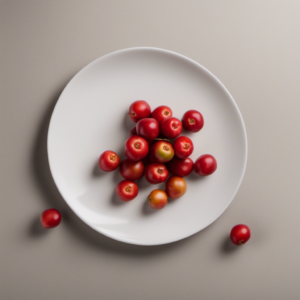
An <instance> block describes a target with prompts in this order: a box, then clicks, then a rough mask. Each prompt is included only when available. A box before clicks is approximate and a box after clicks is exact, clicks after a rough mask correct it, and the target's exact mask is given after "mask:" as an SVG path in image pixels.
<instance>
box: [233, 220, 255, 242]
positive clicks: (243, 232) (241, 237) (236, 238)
mask: <svg viewBox="0 0 300 300" xmlns="http://www.w3.org/2000/svg"><path fill="white" fill-rule="evenodd" d="M250 237H251V232H250V228H249V227H248V226H247V225H244V224H239V225H235V226H234V227H233V228H232V229H231V232H230V239H231V241H232V243H233V244H235V245H241V244H245V243H246V242H247V241H248V240H249V239H250Z"/></svg>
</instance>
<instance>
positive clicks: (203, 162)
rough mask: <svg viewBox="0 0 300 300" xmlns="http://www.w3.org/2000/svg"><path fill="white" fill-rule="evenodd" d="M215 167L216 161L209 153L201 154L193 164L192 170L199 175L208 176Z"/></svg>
mask: <svg viewBox="0 0 300 300" xmlns="http://www.w3.org/2000/svg"><path fill="white" fill-rule="evenodd" d="M216 169H217V161H216V159H215V158H214V157H213V156H212V155H210V154H204V155H201V156H200V157H199V158H198V159H197V160H196V161H195V164H194V170H195V172H196V173H197V174H199V175H200V176H208V175H211V174H212V173H214V172H215V171H216Z"/></svg>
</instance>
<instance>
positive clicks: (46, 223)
mask: <svg viewBox="0 0 300 300" xmlns="http://www.w3.org/2000/svg"><path fill="white" fill-rule="evenodd" d="M40 220H41V223H42V225H43V227H45V228H54V227H56V226H58V225H59V224H60V221H61V214H60V212H59V211H58V210H57V209H55V208H49V209H46V210H45V211H44V212H43V213H42V214H41V217H40Z"/></svg>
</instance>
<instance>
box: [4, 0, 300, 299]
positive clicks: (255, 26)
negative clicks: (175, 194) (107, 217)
mask: <svg viewBox="0 0 300 300" xmlns="http://www.w3.org/2000/svg"><path fill="white" fill-rule="evenodd" d="M0 10H1V18H0V20H1V41H0V44H1V69H0V72H1V118H0V120H1V168H0V170H1V209H0V214H1V216H0V223H1V242H0V245H1V268H0V272H1V281H0V284H1V286H0V299H4V300H6V299H24V300H25V299H30V300H33V299H39V300H40V299H42V300H43V299H51V300H53V299H74V300H76V299H104V300H106V299H107V300H110V299H113V300H115V299H124V300H125V299H130V300H135V299H143V300H148V299H149V300H150V299H172V300H177V299H186V300H189V299H191V300H194V299H205V300H207V299H213V300H215V299H222V300H224V299H226V300H227V299H229V300H232V299H280V300H281V299H300V284H299V277H300V259H299V254H300V244H299V229H300V228H299V227H300V226H299V212H300V201H299V194H300V190H299V185H300V184H299V170H300V159H299V154H300V136H299V125H300V124H299V110H300V2H299V1H298V0H296V1H291V0H288V1H287V0H285V1H275V0H270V1H263V0H251V1H239V0H238V1H219V0H218V1H202V0H197V1H180V0H173V1H165V0H159V1H153V0H151V1H139V0H137V1H121V0H119V1H112V0H107V1H99V0H98V1H71V0H63V1H53V0H49V1H40V0H37V1H25V0H24V1H23V0H20V1H14V0H6V1H1V4H0ZM133 46H153V47H160V48H165V49H169V50H173V51H175V52H178V53H181V54H184V55H186V56H188V57H190V58H192V59H194V60H196V61H198V62H199V63H201V64H202V65H204V66H205V67H206V68H208V69H209V70H210V71H212V72H213V73H214V74H215V75H216V76H217V77H218V78H219V79H220V80H221V81H222V82H223V83H224V84H225V86H226V87H227V88H228V89H229V91H230V92H231V94H232V95H233V97H234V98H235V100H236V102H237V104H238V106H239V108H240V110H241V112H242V115H243V117H244V120H245V123H246V128H247V133H248V142H249V159H248V166H247V170H246V175H245V178H244V181H243V183H242V185H241V188H240V190H239V192H238V194H237V196H236V197H235V200H234V201H233V203H232V204H231V205H230V206H229V208H228V209H227V210H226V212H225V213H224V214H223V215H222V216H221V217H220V218H219V219H218V220H217V221H216V222H215V223H214V224H212V225H211V226H209V227H208V228H207V229H205V230H204V231H202V232H200V233H198V234H196V235H194V236H192V237H191V238H188V239H186V240H183V241H180V242H177V243H174V244H170V245H164V246H158V247H138V246H132V245H127V244H122V243H119V242H116V241H113V240H111V239H109V238H106V237H104V236H102V235H100V234H98V233H96V232H94V231H93V230H91V229H90V228H89V227H87V226H86V225H85V224H83V223H82V222H81V221H80V220H79V219H78V218H77V217H76V216H75V215H74V214H73V213H72V212H71V211H70V209H69V208H68V207H67V206H66V204H65V203H64V201H63V199H62V198H61V196H60V195H59V193H58V192H57V190H56V187H55V185H54V183H53V181H52V178H51V175H50V173H49V167H48V162H47V154H46V136H47V127H48V124H49V119H50V116H51V113H52V110H53V107H54V105H55V102H56V101H57V99H58V96H59V94H60V93H61V91H62V89H63V88H64V86H65V85H66V84H67V82H68V81H69V80H70V79H71V78H72V76H73V75H74V74H75V73H76V72H78V71H79V70H80V69H81V68H82V67H84V66H85V65H86V64H88V63H89V62H91V61H92V60H94V59H96V58H98V57H100V56H102V55H104V54H106V53H109V52H111V51H114V50H118V49H122V48H127V47H133ZM49 207H57V208H58V209H60V210H61V211H62V212H63V221H62V224H61V225H60V226H59V227H58V228H56V229H53V230H48V231H46V230H43V229H42V228H41V226H40V224H39V221H38V218H39V215H40V213H41V212H42V211H43V210H45V209H46V208H49ZM238 223H245V224H248V225H249V226H250V227H251V229H252V238H251V240H250V241H249V242H248V244H246V245H245V246H242V247H239V248H237V247H232V246H231V245H230V244H229V243H228V234H229V231H230V229H231V227H232V226H233V225H235V224H238ZM183 226H184V225H183Z"/></svg>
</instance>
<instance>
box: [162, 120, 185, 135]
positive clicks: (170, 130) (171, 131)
mask: <svg viewBox="0 0 300 300" xmlns="http://www.w3.org/2000/svg"><path fill="white" fill-rule="evenodd" d="M160 130H161V133H162V134H163V135H164V136H165V137H167V138H168V139H175V138H177V137H178V136H179V135H180V133H181V131H182V124H181V122H180V121H179V120H178V119H177V118H174V117H171V118H167V119H164V120H163V121H162V122H161V123H160Z"/></svg>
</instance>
